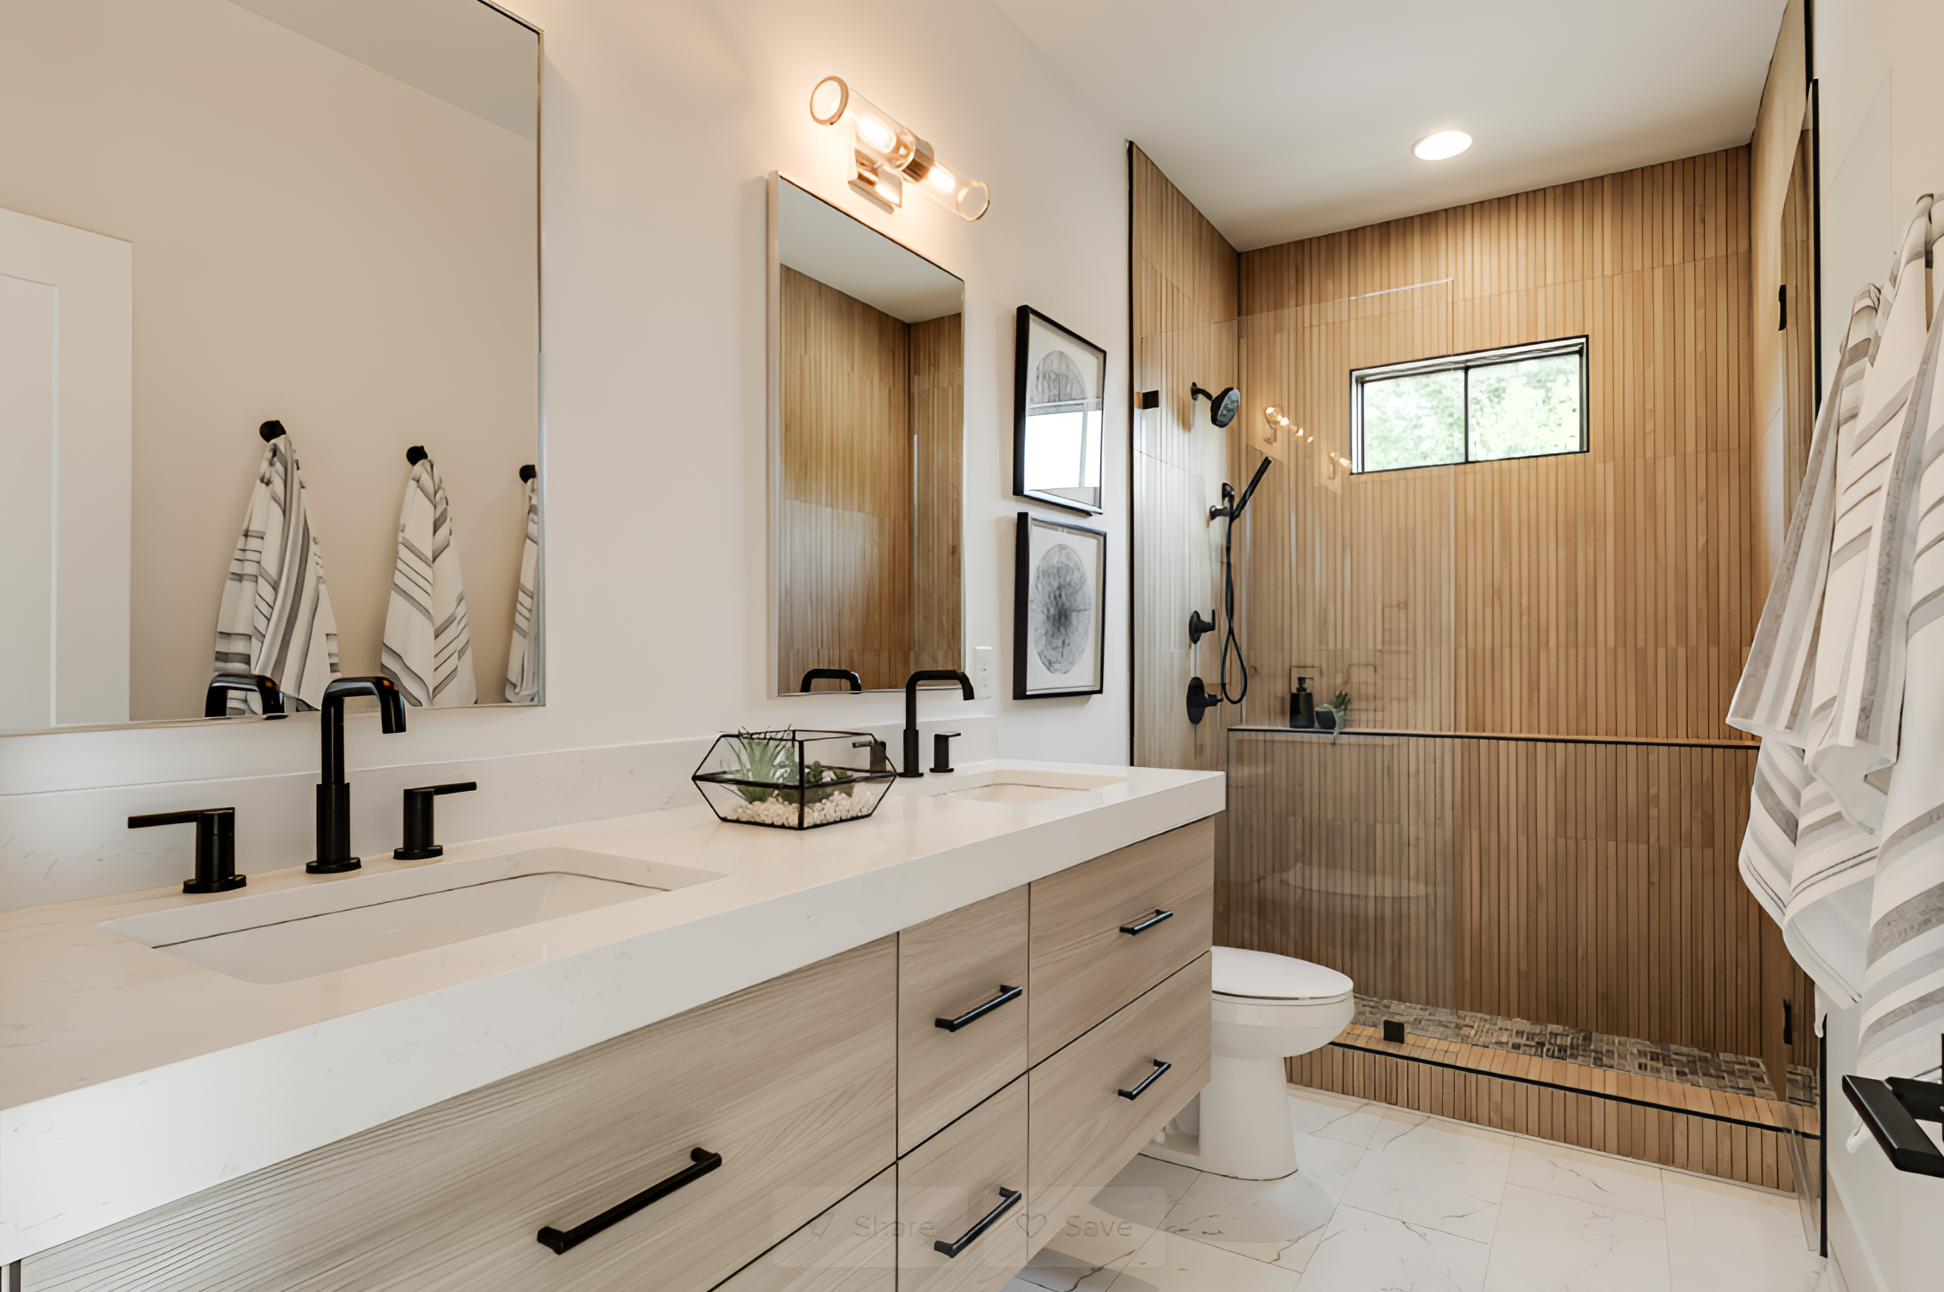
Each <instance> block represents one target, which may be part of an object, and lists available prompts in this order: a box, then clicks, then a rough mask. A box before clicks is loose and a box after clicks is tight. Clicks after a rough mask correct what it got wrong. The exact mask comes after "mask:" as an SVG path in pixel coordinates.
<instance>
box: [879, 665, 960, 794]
mask: <svg viewBox="0 0 1944 1292" xmlns="http://www.w3.org/2000/svg"><path fill="white" fill-rule="evenodd" d="M920 682H957V683H958V684H959V686H960V688H961V689H963V690H964V692H965V698H966V699H968V700H970V699H973V698H974V697H975V694H976V693H975V692H974V691H973V690H972V679H971V678H969V677H967V676H966V675H965V674H963V673H961V672H960V671H959V670H957V669H955V668H921V669H919V670H918V671H917V672H916V673H913V674H912V675H911V676H910V677H908V678H906V679H905V725H904V764H903V768H902V770H901V771H899V773H898V775H900V776H923V775H924V774H925V769H924V768H923V767H922V766H920V760H919V758H918V684H919V683H920Z"/></svg>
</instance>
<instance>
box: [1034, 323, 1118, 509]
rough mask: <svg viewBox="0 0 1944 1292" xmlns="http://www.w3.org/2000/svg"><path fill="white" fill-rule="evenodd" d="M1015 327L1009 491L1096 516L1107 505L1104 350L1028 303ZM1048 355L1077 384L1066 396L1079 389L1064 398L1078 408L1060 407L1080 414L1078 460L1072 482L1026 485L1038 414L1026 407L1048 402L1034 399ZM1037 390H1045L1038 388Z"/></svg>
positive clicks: (1062, 372)
mask: <svg viewBox="0 0 1944 1292" xmlns="http://www.w3.org/2000/svg"><path fill="white" fill-rule="evenodd" d="M1013 332H1014V340H1013V493H1014V494H1015V495H1016V496H1018V497H1021V498H1031V499H1033V500H1034V501H1035V502H1043V503H1049V504H1051V505H1052V506H1055V507H1066V508H1070V509H1071V510H1073V511H1079V512H1087V513H1089V514H1092V515H1099V514H1101V513H1102V512H1104V511H1106V510H1107V507H1106V474H1105V472H1104V470H1103V469H1102V458H1103V456H1104V454H1105V451H1106V443H1107V437H1106V396H1107V351H1105V350H1104V349H1102V348H1101V347H1099V346H1097V345H1095V344H1094V343H1093V342H1091V341H1089V340H1087V338H1085V337H1083V336H1081V335H1080V334H1079V333H1078V332H1075V331H1074V330H1073V329H1071V328H1068V327H1063V326H1061V325H1060V324H1059V323H1056V322H1054V321H1053V320H1052V319H1050V318H1048V317H1047V316H1046V315H1044V314H1042V313H1040V312H1039V311H1038V310H1036V309H1034V308H1033V307H1032V306H1030V305H1021V306H1020V307H1019V310H1018V314H1017V319H1016V322H1015V324H1014V328H1013ZM1050 354H1058V355H1059V356H1060V357H1061V358H1062V359H1063V360H1066V361H1067V362H1064V363H1062V364H1061V365H1060V374H1059V375H1060V376H1061V377H1063V379H1064V380H1065V381H1067V382H1076V381H1077V382H1078V383H1079V385H1080V389H1079V390H1078V391H1077V392H1067V393H1068V394H1070V395H1071V394H1076V393H1077V396H1078V397H1077V399H1070V400H1069V401H1068V402H1069V403H1074V404H1077V405H1079V407H1077V408H1070V409H1069V408H1061V410H1060V411H1065V412H1076V411H1077V412H1079V413H1080V414H1081V415H1082V418H1083V423H1082V428H1081V434H1080V439H1079V451H1080V462H1079V464H1078V469H1077V470H1076V472H1075V474H1076V476H1078V480H1077V482H1076V483H1075V484H1074V485H1072V486H1070V487H1058V486H1055V487H1035V486H1033V485H1031V484H1029V482H1028V481H1027V478H1026V467H1027V462H1028V458H1029V455H1028V453H1027V442H1028V440H1029V439H1030V438H1031V436H1030V432H1031V430H1032V427H1031V422H1032V421H1033V420H1034V418H1035V417H1036V416H1039V415H1038V414H1029V408H1033V407H1039V408H1047V407H1050V405H1048V404H1047V403H1044V402H1042V403H1038V404H1035V403H1033V395H1034V393H1035V390H1034V387H1035V384H1036V382H1038V383H1040V384H1041V385H1042V386H1043V385H1044V380H1045V379H1050V378H1052V377H1053V376H1054V375H1055V374H1053V373H1051V372H1049V373H1044V374H1043V373H1041V371H1040V368H1041V365H1042V364H1045V363H1046V362H1047V361H1048V356H1049V355H1050ZM1076 355H1077V356H1078V357H1079V358H1082V359H1086V360H1090V361H1091V362H1090V364H1087V365H1084V366H1083V365H1082V364H1080V363H1079V362H1077V360H1076ZM1089 368H1090V369H1091V370H1090V371H1089V370H1088V369H1089ZM1089 388H1090V389H1089ZM1039 393H1042V394H1044V393H1046V392H1045V391H1044V390H1043V389H1042V390H1041V391H1040V392H1039ZM1088 405H1091V407H1089V406H1088ZM1088 414H1091V415H1092V417H1093V427H1092V430H1091V431H1089V430H1088V429H1087V428H1086V426H1085V423H1084V418H1085V417H1086V416H1087V415H1088ZM1089 444H1091V446H1092V448H1091V453H1089V448H1088V446H1089ZM1089 456H1091V458H1092V462H1091V470H1089V469H1088V462H1087V459H1088V458H1089ZM1089 480H1091V483H1089Z"/></svg>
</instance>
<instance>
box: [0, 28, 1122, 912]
mask: <svg viewBox="0 0 1944 1292" xmlns="http://www.w3.org/2000/svg"><path fill="white" fill-rule="evenodd" d="M514 7H515V8H516V9H517V10H518V11H519V12H520V13H521V15H522V16H523V17H525V18H528V19H529V20H531V21H533V22H534V23H535V24H536V25H538V26H540V27H541V28H543V29H544V30H545V32H546V62H547V66H546V71H545V77H544V82H543V95H544V100H543V104H544V106H543V113H544V117H543V133H542V165H543V201H544V207H545V212H544V225H545V247H544V255H545V264H546V287H545V304H544V308H545V319H544V326H545V332H546V351H547V354H546V364H545V373H544V384H545V399H546V409H547V415H546V423H547V424H546V475H545V479H546V482H547V498H546V509H547V525H548V529H547V562H548V564H547V632H548V675H547V699H548V704H547V707H546V708H544V709H542V710H537V711H514V710H482V711H478V712H461V711H450V710H441V711H436V712H432V713H419V712H418V711H414V712H413V714H412V717H411V723H412V726H411V729H410V730H409V731H408V732H406V733H405V734H403V735H399V736H389V737H381V736H380V735H378V734H377V730H376V725H375V723H374V722H373V720H372V719H371V717H370V716H368V715H359V716H356V717H354V719H353V721H352V723H351V726H352V731H351V735H350V739H349V751H350V764H351V769H352V780H353V784H354V787H355V793H356V804H357V809H358V810H357V814H356V835H355V838H354V847H356V848H358V849H360V850H366V851H370V850H375V849H377V848H379V847H381V846H382V847H386V848H389V847H390V846H391V845H392V843H393V842H394V841H395V839H396V831H397V823H398V804H397V799H396V790H397V789H398V788H400V787H402V786H403V785H407V784H422V783H429V782H431V781H433V780H435V779H440V778H444V777H445V776H447V775H448V774H458V773H463V774H466V775H473V774H475V773H476V774H477V776H478V779H479V781H480V784H481V792H480V793H479V794H478V795H472V796H462V797H461V798H458V799H445V800H441V804H440V809H441V822H442V829H443V831H444V832H445V833H446V835H447V836H448V837H450V838H452V839H455V840H456V839H463V838H468V837H479V836H481V835H485V834H493V833H499V832H502V831H505V830H511V829H520V828H533V827H538V826H541V825H545V824H548V823H550V822H554V821H562V820H573V819H585V818H587V817H592V816H600V815H607V814H610V813H614V812H622V811H635V810H642V809H645V808H651V807H659V806H661V805H662V804H663V803H664V802H668V801H675V802H686V801H688V800H687V798H686V797H685V796H686V795H687V794H688V793H689V792H690V791H689V790H688V787H687V786H686V785H684V784H683V783H682V781H683V777H684V776H685V775H686V773H687V771H688V770H689V769H690V768H691V767H692V766H693V764H694V762H695V761H696V759H697V758H699V756H700V751H701V748H702V747H703V746H702V743H701V742H702V741H703V740H704V739H706V737H707V736H708V735H710V734H712V733H714V732H718V731H721V730H723V729H725V728H734V727H736V726H737V725H738V724H744V723H759V722H760V723H769V724H781V723H803V724H809V725H830V724H837V723H842V724H844V725H846V726H860V725H867V724H875V725H877V726H879V727H880V728H885V729H888V728H891V727H895V726H896V725H897V723H898V722H899V721H900V717H901V713H902V702H901V700H898V699H894V698H892V697H889V696H876V695H865V696H862V697H857V698H848V697H844V696H821V697H815V698H809V697H806V698H798V699H786V700H771V699H769V698H768V677H767V674H766V663H767V661H766V647H765V640H766V636H765V633H766V629H765V617H766V614H767V610H766V606H765V596H764V562H765V540H764V534H765V529H764V524H765V519H764V515H763V505H764V504H763V500H764V488H765V487H764V479H763V474H762V469H763V468H762V463H763V459H764V443H765V429H764V423H763V409H764V389H763V380H764V376H763V374H764V356H763V336H764V292H763V283H764V259H763V246H764V230H763V219H764V217H763V211H764V201H763V177H764V175H765V173H766V172H767V171H769V170H770V169H772V168H776V169H780V170H781V171H782V172H783V173H784V174H786V175H789V176H790V177H791V178H793V179H795V180H797V181H798V182H799V183H802V184H803V185H805V186H806V187H808V188H810V189H812V190H814V191H815V192H817V193H818V194H819V195H821V196H823V197H826V198H828V199H830V200H832V201H834V202H837V203H839V204H841V205H842V206H844V207H845V209H847V210H850V211H852V212H853V213H855V214H856V215H857V216H858V217H859V218H860V219H863V220H865V221H867V222H868V223H871V224H873V225H875V226H877V227H879V228H882V229H884V230H886V231H887V232H889V233H891V234H893V235H894V236H896V237H897V238H898V239H899V240H901V241H903V242H905V243H906V244H908V245H910V246H912V247H913V248H914V249H916V250H917V251H919V252H920V253H922V254H923V255H925V256H928V257H930V258H931V259H933V260H935V261H937V262H938V263H939V264H941V265H943V266H945V267H946V268H948V269H951V270H952V271H953V272H955V273H957V274H960V275H961V276H963V277H964V279H965V281H966V391H965V409H966V426H965V445H966V455H965V456H966V473H967V485H966V495H965V497H966V502H965V524H966V541H965V554H966V563H965V565H966V568H965V575H966V602H967V616H966V622H967V645H968V646H972V645H991V646H994V647H997V648H998V649H997V650H996V652H995V654H996V656H997V661H998V673H999V676H998V678H997V679H996V681H997V685H996V687H995V698H992V699H984V700H980V701H978V702H975V703H972V704H967V703H965V702H964V701H961V700H959V699H957V698H956V697H952V698H947V697H946V695H945V693H943V692H940V693H938V694H936V695H928V696H927V697H926V698H925V699H924V701H923V704H922V716H923V717H924V718H925V720H926V725H927V726H938V725H940V724H941V723H943V722H945V721H947V720H949V722H950V723H951V725H952V726H954V727H957V728H960V729H963V730H964V731H965V732H966V735H967V741H966V748H965V749H964V754H963V756H964V757H966V758H968V759H969V758H974V757H979V756H981V755H989V754H992V753H999V754H1003V755H1009V756H1014V757H1041V758H1057V759H1080V760H1093V761H1118V762H1124V761H1125V760H1126V756H1127V749H1128V718H1127V714H1128V706H1127V687H1128V677H1127V655H1128V644H1127V622H1128V619H1127V602H1126V599H1125V598H1126V590H1127V587H1128V578H1127V569H1128V566H1127V552H1128V544H1127V518H1126V514H1125V513H1126V503H1125V499H1126V497H1127V460H1126V437H1125V434H1124V433H1123V432H1122V431H1120V430H1118V429H1117V430H1116V431H1115V433H1114V434H1113V435H1112V436H1111V437H1110V442H1111V444H1112V446H1113V456H1112V457H1111V458H1110V459H1109V461H1108V464H1107V466H1108V471H1107V482H1106V483H1107V497H1108V498H1109V500H1110V501H1111V505H1112V510H1111V511H1110V512H1109V515H1108V517H1107V518H1106V528H1107V529H1108V530H1109V532H1110V535H1111V538H1110V557H1111V560H1112V564H1113V571H1112V576H1111V579H1110V583H1109V597H1110V601H1109V605H1108V607H1107V611H1108V613H1107V622H1108V630H1107V649H1106V659H1107V692H1106V694H1105V695H1102V696H1097V697H1092V698H1090V699H1073V700H1041V701H1033V702H1014V701H1012V700H1010V699H1004V698H999V697H1005V696H1008V695H1010V693H1011V684H1010V679H1009V678H1008V677H1007V675H1006V674H1007V669H1008V668H1009V661H1010V657H1011V650H1010V646H1009V638H1008V636H1007V634H1009V632H1010V630H1011V624H1010V617H1011V615H1010V605H1011V593H1012V573H1011V568H1010V566H1011V553H1012V516H1013V514H1014V512H1016V511H1017V510H1018V509H1019V505H1018V504H1017V502H1016V501H1015V500H1013V499H1011V498H1010V497H1009V496H1008V495H1009V490H1010V480H1011V472H1010V463H1009V457H1008V455H1009V453H1010V451H1011V450H1010V445H1011V433H1012V432H1011V411H1010V410H1011V390H1012V386H1011V382H1012V372H1011V353H1012V318H1013V310H1014V308H1015V307H1016V306H1017V305H1019V304H1020V303H1022V302H1025V303H1030V304H1032V305H1034V306H1035V307H1037V308H1039V309H1041V310H1044V311H1045V312H1046V313H1048V314H1050V315H1052V316H1053V317H1054V318H1056V319H1059V320H1060V321H1061V322H1062V323H1064V324H1066V325H1067V326H1069V327H1071V328H1073V329H1074V330H1075V331H1077V332H1079V333H1081V334H1082V335H1084V336H1090V337H1094V338H1097V339H1099V340H1100V341H1101V342H1102V343H1104V344H1105V345H1107V346H1108V348H1109V351H1110V356H1111V358H1110V365H1111V370H1110V372H1109V376H1108V391H1109V407H1108V413H1107V418H1108V425H1109V426H1110V427H1115V428H1122V427H1124V426H1125V425H1126V422H1125V418H1126V405H1125V402H1124V400H1125V391H1126V388H1127V384H1128V380H1127V354H1126V340H1125V338H1126V336H1127V314H1126V309H1127V303H1126V302H1127V259H1126V256H1127V242H1126V210H1127V198H1126V187H1125V172H1124V154H1123V144H1122V140H1121V139H1120V137H1119V136H1118V135H1116V134H1115V133H1114V132H1112V131H1110V130H1108V129H1106V128H1105V127H1104V126H1103V125H1102V124H1100V122H1099V120H1098V119H1097V118H1096V116H1095V115H1094V114H1093V113H1092V112H1090V111H1089V109H1088V108H1087V107H1086V106H1085V105H1084V104H1081V103H1079V102H1077V101H1075V99H1074V98H1073V97H1072V94H1071V92H1070V91H1068V90H1066V89H1065V88H1064V86H1063V84H1062V83H1061V82H1060V81H1058V80H1057V78H1056V77H1055V75H1054V73H1053V70H1052V68H1051V67H1050V66H1049V65H1048V64H1047V63H1045V61H1044V60H1043V59H1042V57H1041V56H1040V55H1039V54H1038V53H1037V52H1036V51H1035V50H1034V49H1033V48H1032V47H1031V46H1030V45H1029V44H1028V42H1027V41H1026V39H1025V38H1024V37H1023V36H1022V35H1020V33H1019V32H1018V31H1017V29H1015V28H1014V27H1013V26H1012V25H1011V23H1010V22H1009V21H1008V20H1007V19H1006V18H1005V17H1003V16H1002V15H1001V14H1000V13H999V11H998V10H997V9H996V8H994V7H993V6H992V5H991V4H990V3H987V2H985V0H973V2H971V3H956V4H944V3H929V4H909V3H907V4H893V3H889V0H872V2H865V0H850V2H849V3H835V4H823V5H815V6H810V5H803V4H799V3H793V2H792V0H743V2H741V3H711V2H709V0H657V2H656V3H654V4H640V3H636V2H635V0H520V2H519V3H516V4H515V6H514ZM828 73H838V74H841V75H844V76H847V77H850V78H852V79H853V80H854V82H855V83H856V85H857V87H858V89H859V90H860V91H861V92H863V93H865V94H867V95H869V96H870V97H871V99H872V100H873V101H875V102H876V103H877V104H879V105H880V106H881V107H883V108H884V109H885V110H886V111H890V112H894V113H897V114H898V115H899V116H901V117H902V118H903V119H904V120H905V121H906V122H907V124H909V125H911V126H912V127H914V128H915V129H917V130H918V131H919V132H920V133H921V134H923V135H925V136H926V137H927V138H929V139H930V140H931V141H932V142H933V143H934V145H936V147H937V148H938V150H939V155H940V156H941V157H942V158H944V159H946V160H947V161H949V163H950V164H951V165H953V166H954V167H957V168H959V169H960V170H962V171H964V172H965V173H968V174H971V175H975V176H978V177H979V178H982V179H984V180H985V181H986V182H987V183H988V184H989V185H990V186H991V189H992V194H993V201H992V210H991V212H990V213H989V214H988V215H987V216H986V217H985V219H984V220H982V221H980V222H979V223H977V224H971V225H968V224H964V223H962V222H960V221H959V220H958V219H957V218H956V217H955V216H953V215H952V214H950V213H949V212H947V211H946V210H944V209H943V208H942V207H939V206H937V205H936V204H933V203H931V202H928V201H924V200H922V199H918V198H914V199H913V201H912V204H911V205H910V207H908V208H907V209H906V210H905V211H903V212H902V213H900V214H898V215H896V216H885V215H883V214H882V213H880V212H878V211H877V210H875V209H874V208H872V207H870V206H869V205H868V204H866V203H865V202H864V201H863V200H862V199H860V198H858V197H856V196H855V195H853V194H852V193H851V192H850V191H849V189H848V188H847V187H846V186H845V184H844V182H843V180H844V174H843V168H844V165H845V158H846V152H847V148H848V144H847V142H846V141H845V139H844V138H843V137H842V136H841V135H840V134H839V133H838V132H837V131H836V130H830V129H825V128H822V127H819V126H817V125H815V124H814V123H813V122H811V120H810V117H809V113H808V110H807V106H806V105H807V101H808V97H809V93H810V88H811V86H812V85H813V84H814V83H815V82H816V81H817V79H818V78H819V77H821V76H823V75H826V74H828ZM934 719H935V720H936V721H934ZM968 719H970V721H968ZM317 756H318V755H317V728H316V720H315V719H314V718H309V717H296V718H292V719H289V720H286V721H283V722H275V723H262V724H256V723H252V724H246V725H245V724H240V725H239V726H237V727H222V728H218V729H210V728H207V727H201V726H187V727H157V728H149V729H143V730H129V731H107V732H64V733H51V734H44V735H31V736H17V737H10V738H7V739H4V740H0V905H10V906H18V905H29V904H35V903H38V902H43V901H51V900H62V899H65V898H68V897H73V896H79V895H82V894H84V893H91V892H101V891H115V890H120V889H126V888H130V887H134V886H137V885H140V884H152V883H162V882H168V881H170V880H172V879H173V878H176V877H177V876H179V875H186V874H188V872H189V867H190V860H189V855H190V854H189V848H188V839H187V835H188V833H189V832H188V831H187V830H179V831H148V832H142V833H140V834H131V833H130V832H128V831H127V830H125V829H124V828H123V827H122V824H121V818H122V817H123V816H125V815H126V814H127V813H128V812H131V811H141V810H147V809H151V808H160V807H165V806H184V807H194V806H203V805H220V804H225V803H234V804H236V805H237V807H238V808H239V821H238V835H239V853H240V863H241V865H242V867H243V868H244V869H245V870H246V871H247V870H265V869H273V868H276V867H282V866H289V865H293V864H296V863H298V862H301V861H303V860H306V859H307V858H308V857H309V855H310V854H309V851H308V837H309V816H310V800H309V789H308V786H309V784H310V783H311V782H312V781H314V780H315V776H316V767H317ZM380 767H384V768H389V769H390V770H386V771H382V772H381V771H376V770H373V769H376V768H380ZM469 800H470V801H469ZM144 835H146V836H148V837H144ZM171 835H174V836H182V837H180V838H173V839H171V838H165V837H164V836H171ZM138 849H139V851H138Z"/></svg>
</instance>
